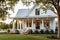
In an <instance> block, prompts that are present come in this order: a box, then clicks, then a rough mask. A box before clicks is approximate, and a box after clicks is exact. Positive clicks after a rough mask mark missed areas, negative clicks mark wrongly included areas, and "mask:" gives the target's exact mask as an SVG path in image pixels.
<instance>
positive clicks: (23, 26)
mask: <svg viewBox="0 0 60 40" xmlns="http://www.w3.org/2000/svg"><path fill="white" fill-rule="evenodd" d="M22 27H23V29H24V20H22Z"/></svg>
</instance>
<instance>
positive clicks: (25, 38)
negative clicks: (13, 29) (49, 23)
mask: <svg viewBox="0 0 60 40" xmlns="http://www.w3.org/2000/svg"><path fill="white" fill-rule="evenodd" d="M47 36H48V35H47V34H30V35H22V34H0V40H55V39H49V38H47ZM56 40H57V39H56Z"/></svg>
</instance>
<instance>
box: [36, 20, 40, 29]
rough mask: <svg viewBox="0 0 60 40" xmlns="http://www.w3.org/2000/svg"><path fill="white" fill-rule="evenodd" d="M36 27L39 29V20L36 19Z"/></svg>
mask: <svg viewBox="0 0 60 40" xmlns="http://www.w3.org/2000/svg"><path fill="white" fill-rule="evenodd" d="M36 29H40V21H39V20H37V21H36Z"/></svg>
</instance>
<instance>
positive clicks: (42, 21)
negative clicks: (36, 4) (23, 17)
mask: <svg viewBox="0 0 60 40" xmlns="http://www.w3.org/2000/svg"><path fill="white" fill-rule="evenodd" d="M41 29H43V30H44V20H43V19H42V27H41Z"/></svg>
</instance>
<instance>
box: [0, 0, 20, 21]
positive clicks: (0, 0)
mask: <svg viewBox="0 0 60 40" xmlns="http://www.w3.org/2000/svg"><path fill="white" fill-rule="evenodd" d="M18 1H19V0H0V19H2V20H5V18H6V17H7V16H6V15H9V13H8V12H7V10H12V9H13V7H14V5H15V4H16V3H17V2H18Z"/></svg>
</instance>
